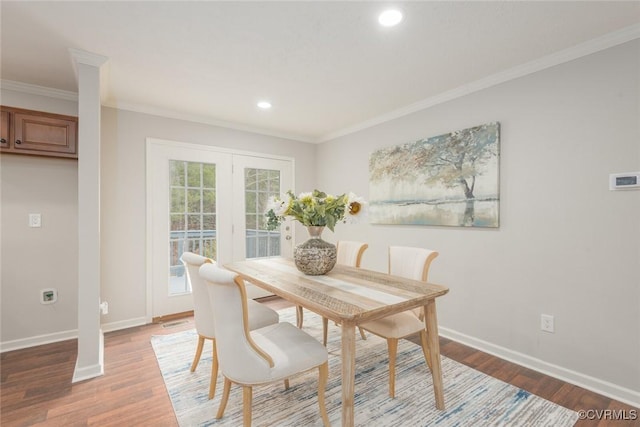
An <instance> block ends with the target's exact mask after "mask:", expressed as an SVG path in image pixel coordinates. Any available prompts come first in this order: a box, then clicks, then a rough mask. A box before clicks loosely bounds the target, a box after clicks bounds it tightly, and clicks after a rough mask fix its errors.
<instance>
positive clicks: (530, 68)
mask: <svg viewBox="0 0 640 427" xmlns="http://www.w3.org/2000/svg"><path fill="white" fill-rule="evenodd" d="M637 38H640V24H634V25H631V26H629V27H625V28H623V29H621V30H618V31H614V32H611V33H609V34H606V35H604V36H602V37H598V38H595V39H593V40H590V41H588V42H585V43H581V44H578V45H576V46H573V47H570V48H567V49H564V50H561V51H558V52H556V53H553V54H551V55H547V56H545V57H542V58H540V59H537V60H534V61H531V62H527V63H525V64H523V65H519V66H516V67H513V68H510V69H508V70H505V71H501V72H499V73H496V74H493V75H491V76H488V77H486V78H483V79H480V80H476V81H475V82H472V83H469V84H466V85H464V86H460V87H458V88H455V89H452V90H449V91H446V92H443V93H441V94H439V95H436V96H432V97H430V98H426V99H424V100H422V101H418V102H415V103H413V104H409V105H407V106H405V107H402V108H399V109H397V110H394V111H390V112H388V113H385V114H382V115H380V116H378V117H374V118H373V119H370V120H366V121H364V122H362V123H359V124H356V125H354V126H349V127H347V128H344V129H342V130H338V131H336V132H331V133H328V134H326V135H324V136H322V137H320V138H318V139H317V141H316V142H319V143H321V142H327V141H331V140H333V139H336V138H339V137H342V136H346V135H349V134H352V133H355V132H358V131H361V130H364V129H368V128H370V127H373V126H377V125H379V124H382V123H385V122H388V121H390V120H394V119H398V118H400V117H404V116H407V115H409V114H412V113H415V112H418V111H421V110H425V109H427V108H430V107H433V106H436V105H438V104H442V103H444V102H448V101H452V100H454V99H456V98H461V97H463V96H466V95H469V94H472V93H474V92H478V91H481V90H483V89H487V88H490V87H492V86H496V85H499V84H501V83H505V82H508V81H510V80H514V79H517V78H520V77H524V76H526V75H529V74H532V73H536V72H538V71H542V70H545V69H547V68H551V67H554V66H556V65H560V64H563V63H565V62H569V61H573V60H574V59H578V58H581V57H583V56H587V55H591V54H593V53H596V52H599V51H601V50H605V49H608V48H611V47H614V46H617V45H620V44H623V43H626V42H629V41H631V40H635V39H637Z"/></svg>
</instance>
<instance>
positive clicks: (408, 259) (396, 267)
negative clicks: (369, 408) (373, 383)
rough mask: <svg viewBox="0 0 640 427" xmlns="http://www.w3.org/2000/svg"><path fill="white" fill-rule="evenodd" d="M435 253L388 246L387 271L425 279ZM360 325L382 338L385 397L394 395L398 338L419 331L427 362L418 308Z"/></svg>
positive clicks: (425, 333)
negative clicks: (386, 380)
mask: <svg viewBox="0 0 640 427" xmlns="http://www.w3.org/2000/svg"><path fill="white" fill-rule="evenodd" d="M437 256H438V252H436V251H432V250H429V249H423V248H411V247H405V246H390V247H389V274H392V275H394V276H401V277H405V278H408V279H414V280H420V281H422V282H426V281H427V277H428V275H429V266H430V265H431V261H433V260H434V258H435V257H437ZM361 327H362V328H363V329H364V330H366V331H369V332H371V333H372V334H374V335H378V336H380V337H382V338H386V340H387V347H388V349H389V396H390V397H394V396H395V374H396V367H395V364H396V354H397V352H398V340H399V339H401V338H405V337H408V336H409V335H413V334H415V333H419V334H420V342H421V344H422V352H423V353H424V358H425V360H426V362H427V365H429V353H428V349H427V333H429V331H427V330H426V327H425V323H424V314H423V313H422V309H414V310H407V311H404V312H402V313H398V314H393V315H391V316H387V317H384V318H382V319H378V320H374V321H371V322H367V323H364V324H362V325H361Z"/></svg>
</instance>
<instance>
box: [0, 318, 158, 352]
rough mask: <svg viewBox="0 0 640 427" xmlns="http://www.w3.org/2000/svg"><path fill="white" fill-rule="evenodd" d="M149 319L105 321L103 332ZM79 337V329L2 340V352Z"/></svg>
mask: <svg viewBox="0 0 640 427" xmlns="http://www.w3.org/2000/svg"><path fill="white" fill-rule="evenodd" d="M146 324H147V321H146V319H145V318H144V317H138V318H135V319H129V320H122V321H119V322H111V323H103V324H102V325H101V328H102V331H103V332H112V331H119V330H120V329H126V328H132V327H134V326H141V325H146ZM75 339H78V330H77V329H72V330H69V331H62V332H55V333H53V334H46V335H36V336H33V337H29V338H21V339H18V340H12V341H5V342H0V353H4V352H7V351H13V350H20V349H23V348H30V347H36V346H39V345H44V344H51V343H54V342H59V341H66V340H75Z"/></svg>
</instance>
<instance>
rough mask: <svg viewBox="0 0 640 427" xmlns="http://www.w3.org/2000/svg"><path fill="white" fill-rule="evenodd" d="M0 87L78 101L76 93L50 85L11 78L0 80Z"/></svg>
mask: <svg viewBox="0 0 640 427" xmlns="http://www.w3.org/2000/svg"><path fill="white" fill-rule="evenodd" d="M0 87H2V89H6V90H13V91H16V92H22V93H28V94H31V95H40V96H47V97H49V98H57V99H63V100H65V101H75V102H77V101H78V93H77V92H71V91H68V90H61V89H52V88H50V87H44V86H38V85H32V84H29V83H22V82H16V81H13V80H0Z"/></svg>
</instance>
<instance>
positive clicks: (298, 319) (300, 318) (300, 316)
mask: <svg viewBox="0 0 640 427" xmlns="http://www.w3.org/2000/svg"><path fill="white" fill-rule="evenodd" d="M303 320H304V318H303V312H302V306H301V305H296V326H297V327H298V329H302V322H303Z"/></svg>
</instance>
